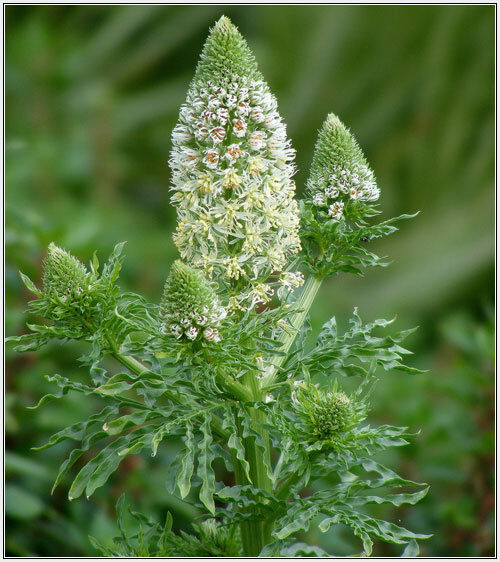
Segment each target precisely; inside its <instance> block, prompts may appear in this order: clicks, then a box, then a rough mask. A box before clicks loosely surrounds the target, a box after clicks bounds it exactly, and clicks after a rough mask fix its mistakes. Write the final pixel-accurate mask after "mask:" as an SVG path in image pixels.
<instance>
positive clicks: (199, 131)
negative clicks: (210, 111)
mask: <svg viewBox="0 0 500 562" xmlns="http://www.w3.org/2000/svg"><path fill="white" fill-rule="evenodd" d="M208 133H209V130H208V129H207V127H205V125H203V123H198V124H197V126H196V129H195V131H194V137H195V139H196V140H197V141H202V140H203V139H204V138H205V137H206V136H207V135H208Z"/></svg>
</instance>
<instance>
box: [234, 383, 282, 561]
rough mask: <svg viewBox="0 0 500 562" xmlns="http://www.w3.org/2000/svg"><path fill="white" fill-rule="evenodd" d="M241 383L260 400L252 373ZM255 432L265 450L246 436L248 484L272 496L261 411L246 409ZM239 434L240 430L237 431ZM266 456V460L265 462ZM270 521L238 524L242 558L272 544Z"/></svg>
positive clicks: (239, 476)
mask: <svg viewBox="0 0 500 562" xmlns="http://www.w3.org/2000/svg"><path fill="white" fill-rule="evenodd" d="M243 383H244V384H245V387H246V388H247V389H248V391H249V392H250V393H251V395H252V398H253V400H256V401H257V400H262V399H263V392H262V390H261V388H260V386H259V382H258V379H257V378H256V376H255V373H247V374H246V375H244V376H243ZM246 410H247V413H248V415H249V417H250V418H251V420H252V425H253V428H254V430H255V431H257V432H259V433H260V435H261V437H262V440H263V442H264V450H262V448H261V447H259V446H258V445H257V441H256V439H255V438H254V437H246V438H245V439H244V440H243V442H244V446H245V457H246V460H247V462H248V465H249V474H250V479H251V483H252V485H253V486H254V487H256V488H260V489H262V490H265V491H266V492H269V493H271V492H272V489H273V483H272V480H271V478H270V477H269V475H268V473H267V468H266V465H267V466H270V462H271V453H270V446H269V434H268V431H267V429H265V427H264V423H265V419H266V416H265V414H264V412H261V411H259V410H256V409H255V408H251V407H247V408H246ZM239 431H240V435H241V433H242V432H241V428H239ZM264 457H265V459H264ZM234 460H235V478H236V483H237V484H247V483H248V480H247V478H246V476H245V474H244V472H243V470H242V467H241V464H240V461H238V460H237V459H234ZM272 525H273V521H271V520H258V521H245V522H242V523H241V524H240V530H241V540H242V543H243V554H244V555H245V556H258V555H259V553H260V551H261V550H262V548H263V547H264V546H265V545H266V544H268V543H269V542H270V541H271V531H272Z"/></svg>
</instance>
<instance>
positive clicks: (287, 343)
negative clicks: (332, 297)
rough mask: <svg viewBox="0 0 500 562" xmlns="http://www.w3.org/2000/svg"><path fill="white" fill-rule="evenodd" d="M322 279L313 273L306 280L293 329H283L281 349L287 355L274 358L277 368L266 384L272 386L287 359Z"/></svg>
mask: <svg viewBox="0 0 500 562" xmlns="http://www.w3.org/2000/svg"><path fill="white" fill-rule="evenodd" d="M322 281H323V280H322V279H319V278H318V277H315V276H314V275H313V276H311V277H309V279H308V280H307V281H306V282H305V284H304V287H303V289H302V292H301V293H300V296H299V298H298V299H297V302H296V304H295V307H296V308H297V310H298V312H296V313H295V314H294V315H293V317H292V319H291V320H290V324H291V325H292V329H291V330H290V331H287V332H285V331H283V332H282V334H281V337H280V341H281V342H282V346H281V347H280V351H282V352H284V354H285V355H280V356H276V357H275V358H274V359H273V361H272V365H273V366H274V367H275V369H274V371H273V372H272V374H271V375H270V376H269V377H268V378H267V380H266V385H268V386H271V385H272V384H273V382H274V380H275V378H276V375H277V372H278V369H279V367H281V365H282V364H283V362H284V361H285V359H286V354H287V353H288V351H289V350H290V347H292V343H293V342H294V340H295V337H296V336H297V334H298V333H299V331H300V329H301V328H302V325H303V324H304V322H305V319H306V317H307V315H308V313H309V310H310V308H311V306H312V303H313V301H314V299H315V297H316V294H317V292H318V290H319V288H320V286H321V283H322Z"/></svg>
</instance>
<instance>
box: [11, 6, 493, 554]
mask: <svg viewBox="0 0 500 562" xmlns="http://www.w3.org/2000/svg"><path fill="white" fill-rule="evenodd" d="M2 5H3V11H2V15H3V22H2V23H3V29H2V32H3V37H2V48H3V51H2V55H3V56H2V65H3V70H4V72H3V80H2V119H3V123H2V124H3V127H2V129H3V130H2V138H3V151H2V180H3V182H2V199H3V208H2V219H3V222H2V234H3V256H2V258H3V259H2V266H3V271H2V281H3V287H4V291H3V295H2V304H3V333H4V334H5V321H6V312H5V304H6V300H5V260H6V257H5V202H6V185H5V80H6V73H5V28H6V19H5V9H6V7H7V6H131V5H132V6H156V5H162V6H256V7H257V6H277V5H278V6H386V5H389V6H394V5H396V6H494V8H495V15H494V22H495V55H494V89H495V94H494V100H495V108H494V122H495V126H494V130H495V135H494V148H495V162H494V168H495V170H494V178H495V179H494V186H493V188H494V215H495V232H494V234H495V242H494V246H495V252H494V253H495V268H494V270H495V275H494V276H495V289H496V290H495V297H496V298H495V305H494V308H495V346H494V347H495V374H496V373H497V366H498V363H497V350H498V345H497V343H498V342H497V327H498V269H497V267H498V244H497V234H498V207H497V203H498V197H497V188H498V160H497V148H498V143H497V139H498V111H497V109H498V82H497V80H498V74H497V64H498V56H497V55H498V20H497V17H498V14H497V8H498V2H481V3H476V2H439V3H437V2H436V3H432V2H412V3H402V2H366V3H365V2H342V3H335V2H328V3H288V2H287V3H278V2H262V3H255V4H254V3H246V2H242V3H236V4H233V3H229V2H228V3H221V4H219V3H207V2H190V3H177V2H175V3H174V2H150V3H149V2H148V3H137V2H106V3H102V2H101V3H100V2H82V3H71V4H68V3H64V2H57V3H43V2H30V3H24V2H2ZM2 345H3V351H4V354H3V373H4V375H5V367H6V360H5V340H4V341H3V342H2ZM494 388H495V428H496V431H495V440H494V441H495V447H494V456H495V475H494V476H495V478H494V482H495V483H494V488H495V523H498V502H497V499H498V484H497V478H496V476H497V474H498V456H497V452H498V448H497V447H498V441H497V439H498V412H497V407H498V394H497V390H498V385H497V379H496V377H495V378H494ZM2 405H3V412H2V420H3V428H4V434H3V449H2V472H3V474H2V482H3V487H2V505H3V515H4V516H3V537H2V539H3V547H4V552H3V559H4V560H10V559H18V558H19V559H28V560H29V559H32V558H30V557H27V556H9V557H7V556H5V537H6V533H5V525H6V521H5V519H6V516H5V454H4V453H5V376H4V377H3V378H2ZM497 527H498V525H497V524H495V532H494V538H495V544H494V548H495V554H494V556H493V557H491V556H479V557H464V558H467V559H473V560H475V559H481V560H482V559H487V560H488V559H494V560H497V559H498V554H497V552H496V549H497V544H498V543H497V538H498V535H497V531H498V529H497ZM36 558H37V559H40V560H54V559H68V560H95V559H96V558H99V559H114V558H117V559H122V560H134V559H136V558H133V557H91V556H71V557H67V556H66V557H61V556H59V557H54V556H37V557H36ZM235 558H236V557H235ZM302 558H304V559H308V560H314V559H315V557H302ZM331 558H336V559H350V557H349V558H347V557H346V558H342V557H333V556H332V557H331ZM159 559H163V560H170V559H178V560H192V559H196V560H213V559H216V560H225V559H226V558H220V557H211V558H199V557H179V556H176V557H159ZM237 559H238V560H239V559H243V560H257V559H256V558H252V557H248V556H241V557H237ZM282 559H284V560H286V558H282ZM370 559H371V560H386V559H387V558H386V557H370ZM419 559H421V560H456V559H457V557H456V556H439V557H437V556H430V557H419ZM258 560H274V558H268V557H262V558H258Z"/></svg>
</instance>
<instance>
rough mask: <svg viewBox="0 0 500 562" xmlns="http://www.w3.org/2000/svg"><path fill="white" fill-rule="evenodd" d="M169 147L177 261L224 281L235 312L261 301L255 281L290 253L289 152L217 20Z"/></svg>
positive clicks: (231, 32) (293, 216)
mask: <svg viewBox="0 0 500 562" xmlns="http://www.w3.org/2000/svg"><path fill="white" fill-rule="evenodd" d="M172 144H173V149H172V152H171V158H170V162H169V163H170V166H171V168H172V184H173V185H172V189H173V191H175V194H174V195H173V197H172V203H173V204H174V205H175V206H176V207H177V213H178V226H177V231H176V233H175V235H174V240H175V243H176V245H177V247H178V249H179V251H180V254H181V257H182V259H183V260H184V261H186V262H187V263H189V264H191V265H193V266H194V267H197V268H202V269H203V270H204V271H206V272H207V275H209V276H210V277H213V276H220V275H222V276H225V277H226V278H228V279H229V280H233V286H237V287H238V289H237V291H238V292H237V293H236V295H233V296H235V299H236V300H235V302H236V303H237V304H239V303H242V302H244V301H249V302H251V303H252V304H255V303H257V302H266V301H268V300H269V299H270V295H271V294H272V291H270V290H269V288H268V287H267V286H265V285H263V283H262V282H263V281H265V279H266V278H267V277H268V276H269V275H270V274H271V272H275V273H276V272H280V271H283V269H284V268H285V266H286V264H287V261H288V258H289V257H290V256H291V255H292V254H295V253H297V252H298V251H299V249H300V239H299V235H298V231H299V215H298V207H297V203H296V201H295V199H294V192H295V184H294V182H293V181H292V176H293V174H294V172H295V166H294V164H293V161H294V159H295V151H294V150H293V149H292V148H291V146H290V141H289V140H288V138H287V134H286V127H285V125H284V123H283V121H282V118H281V117H280V115H279V113H278V111H277V102H276V98H275V97H274V95H273V94H271V92H270V91H269V87H268V86H267V84H266V83H265V82H264V80H263V78H262V75H261V74H260V72H259V71H258V69H257V65H256V62H255V59H254V57H253V55H252V53H251V52H250V50H249V48H248V46H247V44H246V42H245V40H244V39H243V37H242V36H241V35H240V33H239V32H238V31H237V29H236V28H235V27H234V26H233V25H232V24H231V22H230V21H229V20H228V19H227V18H224V17H223V18H221V19H220V20H219V22H218V23H217V24H216V26H215V27H214V28H213V29H212V31H211V34H210V36H209V38H208V40H207V42H206V44H205V47H204V50H203V53H202V55H201V59H200V63H199V65H198V68H197V71H196V74H195V78H194V80H193V82H192V84H191V87H190V89H189V92H188V95H187V99H186V103H185V104H184V105H183V106H182V107H181V110H180V115H179V123H178V124H177V126H176V127H175V129H174V131H173V135H172ZM242 286H245V287H246V288H242ZM233 300H234V299H233Z"/></svg>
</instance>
